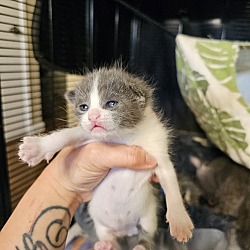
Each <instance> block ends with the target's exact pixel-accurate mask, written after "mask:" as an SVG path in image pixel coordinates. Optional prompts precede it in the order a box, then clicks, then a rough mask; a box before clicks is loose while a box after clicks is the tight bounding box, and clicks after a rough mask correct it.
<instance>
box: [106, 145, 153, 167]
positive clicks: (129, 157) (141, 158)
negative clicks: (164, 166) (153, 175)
mask: <svg viewBox="0 0 250 250" xmlns="http://www.w3.org/2000/svg"><path fill="white" fill-rule="evenodd" d="M107 149H111V150H108V152H107V154H109V157H108V159H109V160H110V165H109V166H110V167H122V168H129V169H135V170H136V169H137V170H140V169H150V168H153V167H155V166H156V165H157V161H156V159H155V158H154V157H153V156H151V155H150V154H148V153H147V152H146V151H144V150H143V149H142V148H141V147H138V146H128V145H123V144H108V147H107Z"/></svg>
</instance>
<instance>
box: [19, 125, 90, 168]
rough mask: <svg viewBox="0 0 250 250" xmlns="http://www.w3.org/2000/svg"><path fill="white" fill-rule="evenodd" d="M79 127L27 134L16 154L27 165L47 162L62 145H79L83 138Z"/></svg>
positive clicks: (82, 131) (82, 132)
mask: <svg viewBox="0 0 250 250" xmlns="http://www.w3.org/2000/svg"><path fill="white" fill-rule="evenodd" d="M84 137H85V134H84V130H83V129H82V128H81V127H74V128H67V129H63V130H60V131H55V132H52V133H51V134H48V135H43V136H27V137H24V138H23V142H22V144H21V145H20V146H19V152H18V156H19V157H20V159H21V160H23V161H24V162H27V163H28V164H29V166H35V165H37V164H38V163H39V162H40V161H42V160H47V162H48V161H49V160H50V159H51V158H52V157H53V155H54V154H55V153H56V152H58V151H60V150H61V149H62V148H63V147H65V146H69V145H76V146H77V144H78V145H79V144H80V141H83V140H84V139H85V138H84Z"/></svg>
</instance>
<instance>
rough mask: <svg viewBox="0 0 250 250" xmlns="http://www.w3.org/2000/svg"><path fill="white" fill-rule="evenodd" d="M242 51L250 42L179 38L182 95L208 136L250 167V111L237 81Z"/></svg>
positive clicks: (177, 52)
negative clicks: (239, 58) (237, 63)
mask: <svg viewBox="0 0 250 250" xmlns="http://www.w3.org/2000/svg"><path fill="white" fill-rule="evenodd" d="M242 49H250V43H243V42H230V41H222V40H212V39H204V38H195V37H189V36H185V35H178V36H177V38H176V65H177V73H178V75H177V76H178V83H179V86H180V90H181V93H182V95H183V97H184V99H185V101H186V103H187V104H188V106H189V107H190V109H191V110H192V112H193V113H194V115H195V117H196V119H197V121H198V123H199V124H200V126H201V127H202V128H203V130H204V131H205V133H206V134H207V136H208V137H209V138H210V140H211V141H212V142H213V143H214V144H215V145H216V146H217V147H218V148H220V149H221V150H222V151H224V152H225V153H227V154H228V155H229V156H230V157H231V158H232V159H233V160H234V161H236V162H238V163H240V164H242V165H244V166H246V167H248V168H250V108H249V106H248V104H247V103H246V102H245V100H244V99H243V97H242V95H241V93H240V92H239V90H238V86H237V82H236V61H237V59H238V56H239V52H240V50H242ZM249 61H250V58H249ZM249 70H250V67H249ZM249 91H250V79H249ZM187 122H188V121H187Z"/></svg>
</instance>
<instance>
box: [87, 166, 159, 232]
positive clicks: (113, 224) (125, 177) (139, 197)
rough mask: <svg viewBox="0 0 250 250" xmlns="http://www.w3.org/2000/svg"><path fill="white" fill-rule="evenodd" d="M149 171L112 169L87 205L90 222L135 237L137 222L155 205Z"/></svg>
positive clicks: (150, 172)
mask: <svg viewBox="0 0 250 250" xmlns="http://www.w3.org/2000/svg"><path fill="white" fill-rule="evenodd" d="M151 175H152V171H148V170H147V171H140V172H137V171H131V170H127V169H114V170H112V171H111V172H110V173H109V175H108V176H107V177H106V178H105V179H104V181H103V182H102V183H101V184H100V185H99V186H98V187H97V188H96V190H95V192H94V194H93V198H92V200H91V202H90V204H89V212H90V215H91V217H92V218H93V219H94V220H98V222H99V223H101V224H103V225H104V226H106V227H109V228H111V229H115V230H116V231H120V232H124V233H125V234H131V235H132V234H135V233H137V232H136V231H137V227H136V226H137V224H138V222H139V219H140V218H141V216H142V215H143V214H144V212H145V211H146V210H147V208H148V207H149V204H151V205H152V206H153V205H154V203H155V197H154V194H153V190H152V187H151V185H150V183H149V178H150V176H151Z"/></svg>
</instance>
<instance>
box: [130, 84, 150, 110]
mask: <svg viewBox="0 0 250 250" xmlns="http://www.w3.org/2000/svg"><path fill="white" fill-rule="evenodd" d="M129 88H130V89H131V90H132V91H133V93H134V94H135V96H136V99H137V100H138V101H139V102H140V104H141V105H143V106H145V105H146V102H147V101H148V99H149V98H150V96H151V90H150V89H148V88H145V87H144V86H140V87H139V86H138V85H137V84H133V83H132V84H130V85H129Z"/></svg>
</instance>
